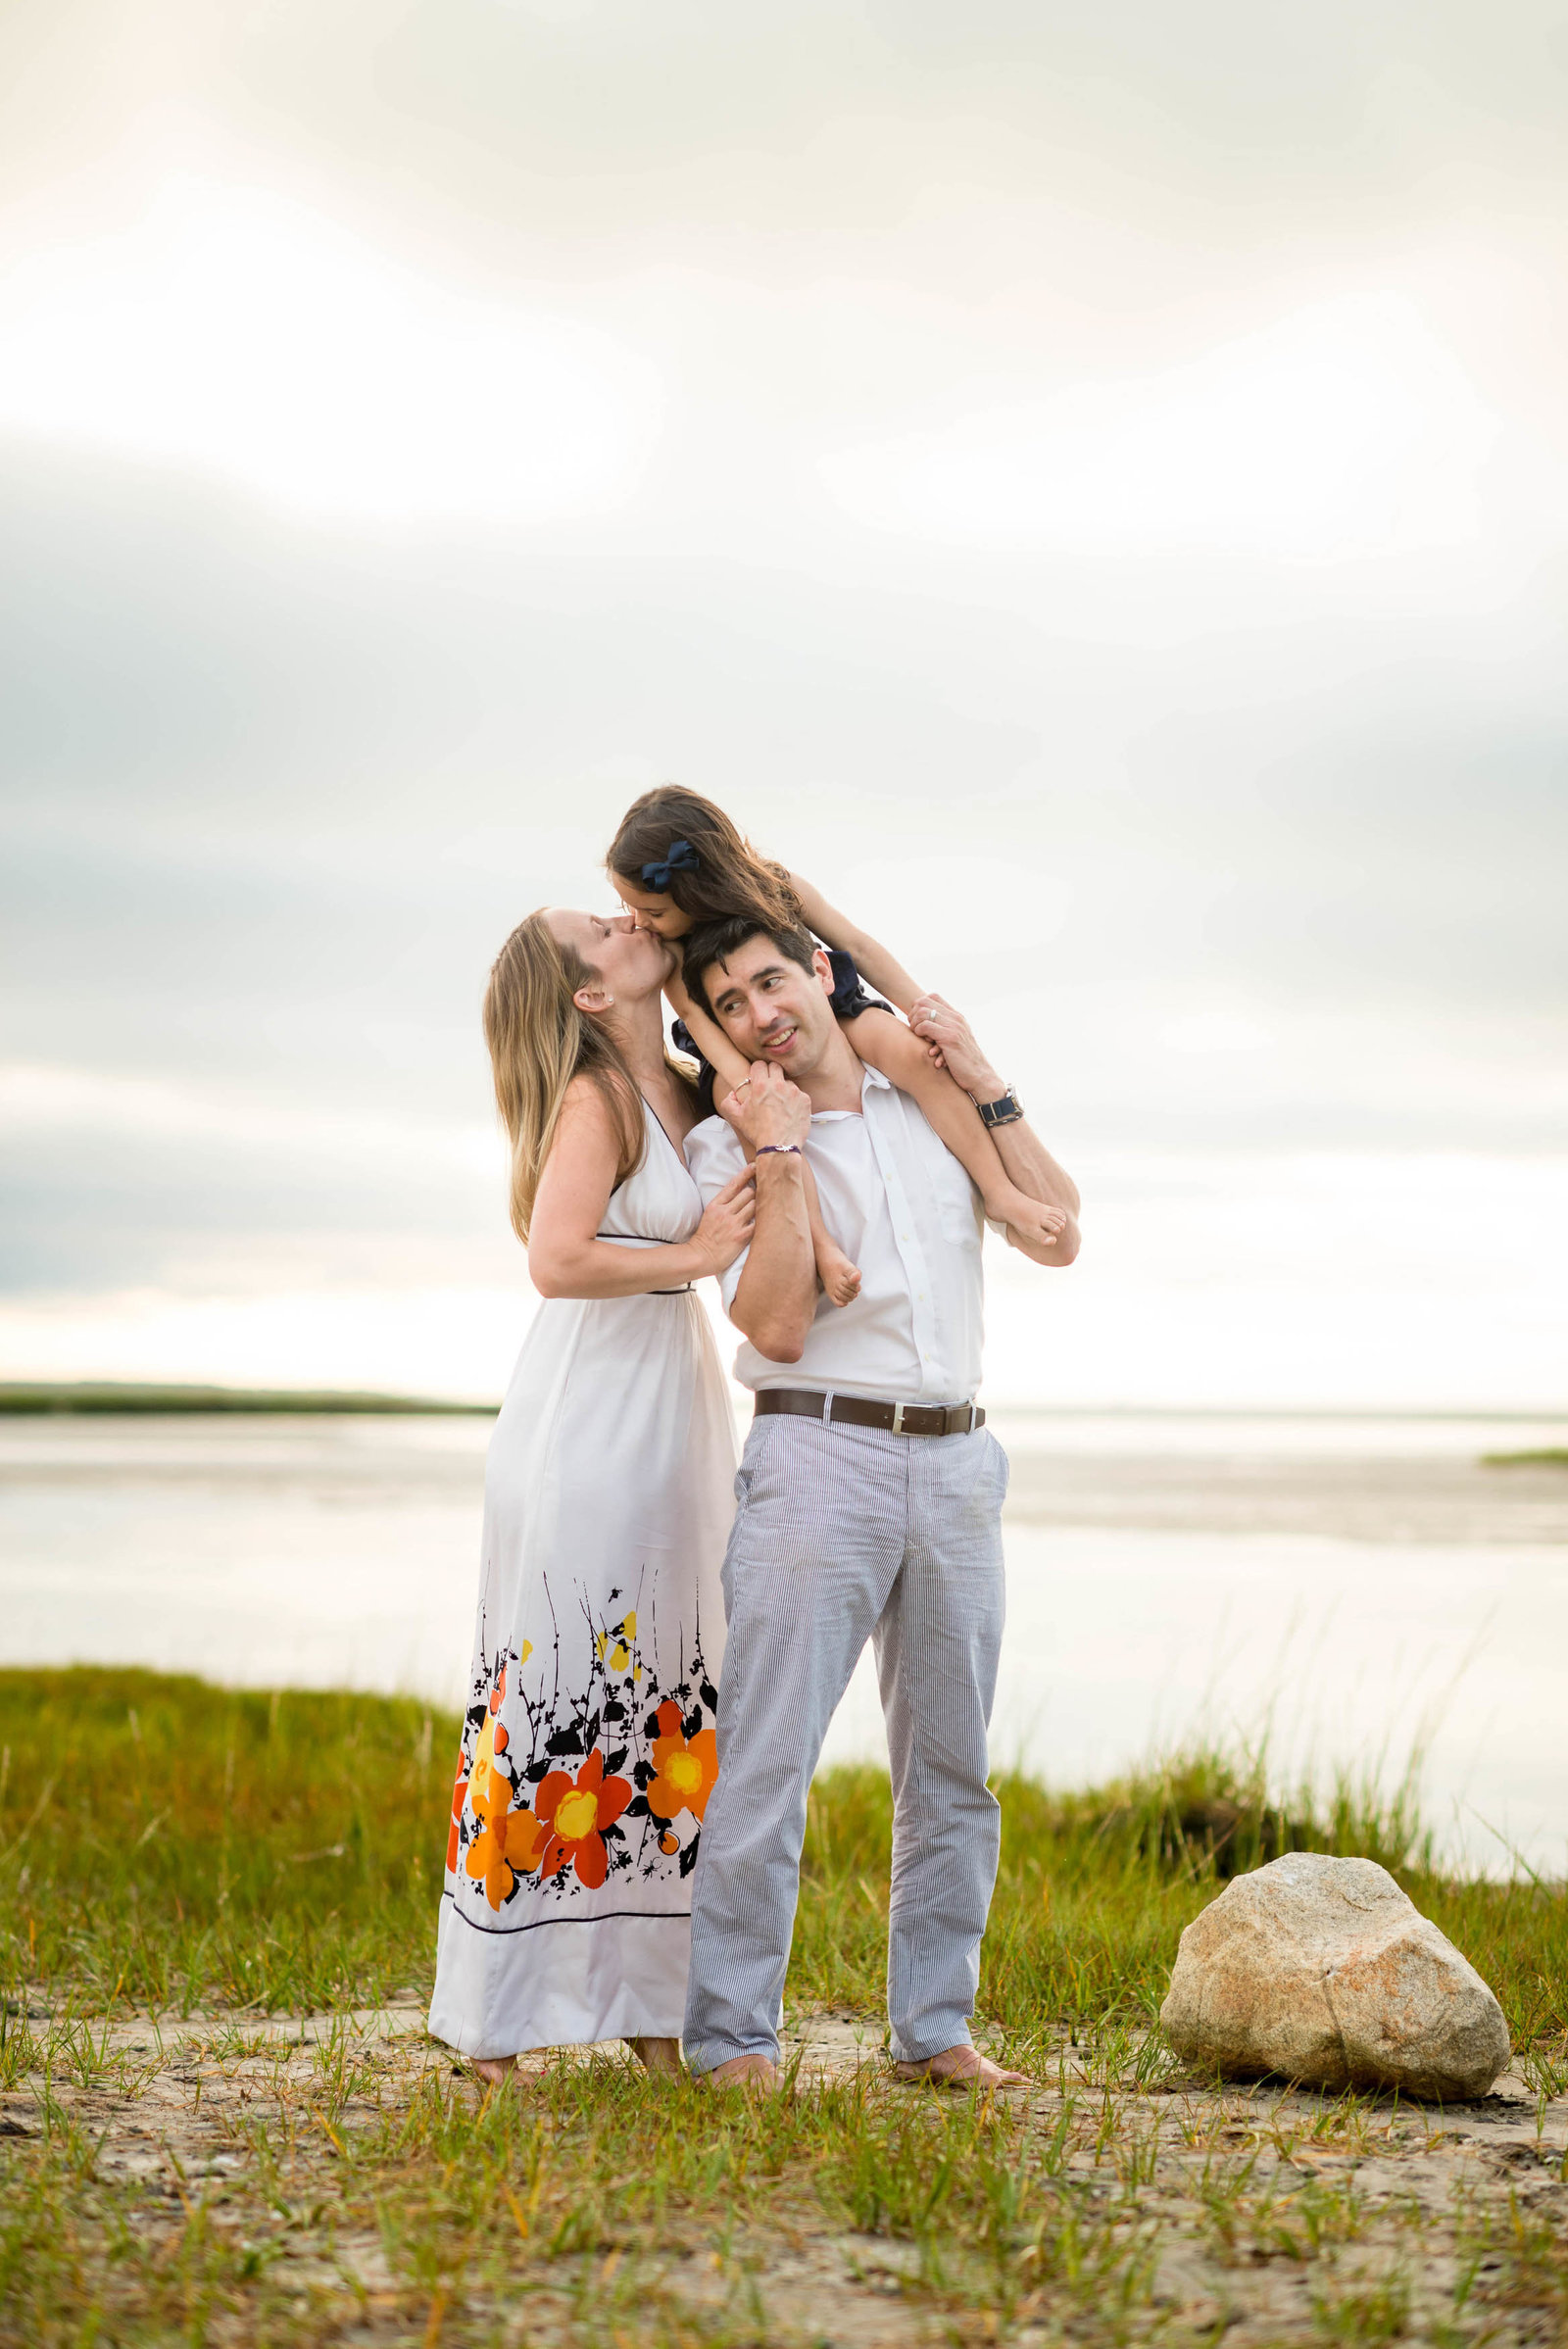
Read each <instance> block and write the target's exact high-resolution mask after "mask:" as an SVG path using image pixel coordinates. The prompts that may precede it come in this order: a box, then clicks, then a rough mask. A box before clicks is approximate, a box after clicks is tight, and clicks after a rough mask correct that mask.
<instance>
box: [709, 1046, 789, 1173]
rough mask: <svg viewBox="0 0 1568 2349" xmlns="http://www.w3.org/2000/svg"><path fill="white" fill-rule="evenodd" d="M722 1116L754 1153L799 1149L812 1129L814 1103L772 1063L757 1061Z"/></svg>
mask: <svg viewBox="0 0 1568 2349" xmlns="http://www.w3.org/2000/svg"><path fill="white" fill-rule="evenodd" d="M721 1115H722V1116H723V1117H724V1118H725V1120H726V1121H727V1122H728V1123H729V1124H730V1125H732V1126H733V1127H734V1129H735V1131H736V1133H737V1134H739V1136H740V1137H741V1140H742V1141H743V1142H748V1143H750V1144H751V1147H752V1149H753V1150H754V1151H756V1150H789V1149H791V1148H799V1146H800V1145H801V1144H802V1143H804V1142H805V1140H806V1137H807V1135H808V1134H809V1132H810V1130H811V1103H810V1100H809V1096H808V1095H806V1094H804V1093H803V1092H802V1091H801V1089H800V1087H799V1085H792V1084H791V1083H790V1081H789V1078H788V1077H787V1076H786V1075H785V1074H784V1071H783V1070H782V1069H781V1068H778V1067H775V1066H774V1064H773V1062H772V1061H771V1060H754V1061H753V1062H752V1073H751V1075H750V1076H749V1077H746V1078H744V1079H743V1080H742V1082H741V1083H740V1084H739V1085H737V1086H736V1088H735V1090H734V1092H733V1093H732V1094H730V1095H729V1096H728V1098H727V1099H726V1101H724V1104H723V1108H722V1111H721Z"/></svg>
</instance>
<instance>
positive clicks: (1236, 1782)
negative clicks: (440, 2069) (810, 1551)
mask: <svg viewBox="0 0 1568 2349" xmlns="http://www.w3.org/2000/svg"><path fill="white" fill-rule="evenodd" d="M457 1747H458V1722H457V1719H456V1716H448V1715H445V1714H443V1713H440V1712H437V1711H433V1710H432V1709H431V1708H430V1707H428V1706H426V1705H423V1704H421V1703H419V1702H417V1701H416V1700H415V1699H413V1698H406V1697H382V1696H370V1695H358V1694H353V1693H348V1692H341V1691H324V1692H323V1691H311V1690H296V1689H289V1690H284V1691H270V1692H269V1691H266V1690H254V1691H253V1690H236V1689H225V1688H215V1687H214V1686H212V1685H211V1684H210V1683H207V1682H204V1681H199V1680H195V1679H185V1678H176V1677H172V1676H168V1675H159V1674H153V1673H145V1672H117V1671H102V1670H96V1669H85V1668H83V1669H80V1670H73V1671H10V1672H0V1986H3V1988H4V1991H5V1993H6V1995H7V1998H8V2000H9V2001H10V2003H11V2004H12V2005H13V2006H17V2005H19V2004H20V2006H21V2007H22V2008H23V2009H24V2010H25V2007H26V2005H27V2003H28V2000H29V1999H33V2000H36V1999H38V1998H40V1997H42V1998H46V1999H47V2000H48V2002H49V2003H50V2004H51V2006H53V2005H54V2004H56V2003H57V2002H58V2001H59V2000H61V1999H69V2000H70V2001H72V2002H73V2004H74V2006H75V2007H76V2009H77V2010H78V2011H79V2012H82V2013H86V2012H89V2011H90V2012H93V2013H97V2014H104V2013H107V2012H110V2011H112V2010H113V2008H114V2007H115V2005H116V2002H117V2001H118V2002H120V2003H121V2004H123V2005H125V2006H130V2007H136V2008H144V2009H151V2010H153V2011H156V2012H159V2013H166V2012H167V2013H173V2014H179V2013H184V2014H189V2013H190V2012H192V2011H193V2010H194V2009H195V2008H197V2007H198V2006H203V2007H207V2008H211V2007H213V2006H215V2005H216V2006H229V2007H234V2008H237V2009H250V2010H253V2011H287V2012H292V2013H302V2014H308V2013H315V2012H318V2011H319V2010H321V2009H325V2008H331V2007H345V2008H354V2007H368V2006H374V2005H379V2004H382V2003H384V2002H386V2001H387V2000H389V1999H392V1998H395V1997H397V1996H399V1995H400V1994H402V1995H404V1996H410V1995H413V1996H420V1995H422V1994H423V1993H424V1992H425V1991H426V1990H427V1988H428V1986H429V1982H430V1975H431V1968H432V1964H433V1956H434V1925H435V1914H436V1902H437V1900H438V1897H439V1894H440V1887H441V1868H442V1858H443V1852H444V1848H445V1842H446V1830H447V1818H448V1799H449V1796H448V1789H449V1788H450V1786H451V1781H452V1772H453V1766H454V1760H455V1756H456V1753H457ZM997 1791H998V1794H999V1797H1000V1800H1001V1803H1002V1813H1003V1845H1002V1868H1001V1874H1000V1878H999V1882H998V1886H997V1897H996V1901H995V1903H994V1906H993V1909H992V1917H991V1927H990V1931H989V1933H988V1935H987V1939H986V1948H985V1959H984V1969H983V1974H982V1982H981V2009H982V2013H983V2014H984V2016H985V2017H986V2018H987V2019H988V2020H989V2021H991V2022H992V2023H993V2024H995V2025H997V2026H999V2027H1001V2028H1002V2029H1003V2030H1004V2031H1005V2032H1006V2034H1007V2036H1008V2040H1009V2043H1010V2044H1012V2045H1013V2046H1014V2047H1015V2048H1017V2049H1020V2050H1023V2051H1025V2052H1027V2049H1028V2047H1029V2044H1030V2043H1031V2041H1032V2040H1036V2039H1038V2040H1039V2041H1040V2042H1041V2043H1042V2044H1044V2043H1045V2041H1047V2040H1048V2039H1054V2038H1055V2037H1057V2036H1059V2034H1060V2032H1061V2031H1063V2030H1064V2029H1065V2030H1067V2031H1071V2032H1074V2033H1084V2032H1089V2033H1093V2034H1097V2035H1099V2036H1100V2037H1103V2036H1104V2034H1105V2033H1107V2032H1114V2031H1116V2030H1117V2029H1118V2028H1119V2029H1120V2031H1121V2032H1122V2034H1123V2041H1124V2044H1123V2045H1122V2046H1121V2047H1120V2048H1119V2049H1118V2050H1115V2051H1114V2052H1115V2054H1116V2061H1115V2064H1114V2066H1113V2069H1115V2070H1116V2071H1117V2074H1118V2076H1121V2075H1122V2074H1123V2073H1124V2071H1125V2066H1126V2064H1127V2063H1128V2062H1130V2061H1134V2060H1136V2059H1135V2054H1134V2050H1133V2047H1132V2042H1131V2041H1130V2040H1128V2039H1127V2037H1126V2034H1127V2032H1128V2030H1129V2029H1130V2028H1132V2027H1137V2026H1140V2025H1142V2024H1145V2023H1147V2021H1148V2020H1149V2019H1150V2018H1152V2015H1153V2014H1154V2012H1155V2011H1156V2009H1157V2007H1158V2005H1159V2002H1160V1999H1161V1998H1162V1996H1163V1994H1164V1989H1165V1984H1166V1981H1167V1979H1168V1974H1169V1968H1170V1962H1171V1957H1172V1954H1173V1952H1174V1949H1175V1945H1176V1941H1177V1938H1178V1936H1179V1934H1180V1933H1181V1930H1182V1928H1183V1927H1184V1926H1185V1925H1186V1924H1187V1923H1188V1922H1189V1921H1190V1920H1191V1919H1192V1918H1193V1917H1194V1916H1196V1915H1197V1913H1198V1911H1199V1910H1200V1909H1201V1908H1202V1907H1203V1906H1204V1905H1205V1903H1206V1902H1207V1901H1209V1900H1211V1899H1212V1898H1213V1896H1214V1892H1215V1889H1216V1886H1217V1884H1218V1883H1219V1882H1220V1881H1221V1878H1222V1876H1223V1875H1225V1874H1230V1873H1235V1872H1237V1871H1238V1870H1240V1869H1244V1868H1249V1867H1254V1866H1256V1865H1257V1864H1258V1862H1259V1860H1260V1859H1261V1858H1264V1857H1267V1856H1271V1855H1272V1853H1273V1852H1274V1851H1276V1850H1278V1849H1282V1848H1292V1847H1294V1848H1305V1849H1318V1850H1327V1851H1338V1852H1349V1853H1361V1854H1365V1855H1366V1856H1368V1857H1370V1858H1373V1859H1377V1860H1380V1861H1381V1862H1382V1863H1383V1864H1384V1865H1385V1866H1386V1867H1389V1868H1391V1869H1392V1870H1393V1871H1394V1872H1395V1874H1396V1875H1397V1877H1398V1878H1399V1880H1400V1882H1401V1883H1402V1884H1404V1885H1405V1886H1406V1888H1407V1889H1408V1890H1409V1891H1410V1893H1411V1894H1412V1896H1413V1897H1414V1898H1415V1900H1416V1901H1417V1903H1418V1905H1419V1906H1420V1907H1421V1908H1423V1909H1424V1910H1425V1911H1426V1912H1427V1914H1428V1915H1430V1916H1432V1917H1433V1918H1434V1919H1435V1920H1436V1922H1437V1923H1438V1924H1439V1925H1440V1926H1441V1927H1442V1928H1443V1930H1444V1931H1445V1932H1446V1933H1448V1934H1449V1936H1450V1937H1451V1938H1452V1939H1453V1940H1454V1941H1455V1942H1456V1943H1457V1944H1458V1946H1459V1947H1460V1948H1461V1949H1463V1950H1464V1951H1465V1952H1466V1954H1467V1955H1468V1956H1469V1957H1470V1959H1471V1960H1472V1962H1473V1963H1474V1964H1475V1965H1477V1966H1478V1967H1479V1968H1480V1970H1481V1972H1482V1973H1483V1974H1484V1975H1485V1976H1486V1978H1487V1980H1488V1981H1489V1982H1492V1983H1493V1985H1494V1987H1495V1990H1496V1992H1497V1995H1498V1997H1499V1998H1500V2000H1501V2001H1502V2005H1503V2009H1504V2012H1505V2013H1506V2015H1507V2017H1508V2021H1509V2026H1510V2028H1511V2030H1512V2031H1513V2033H1514V2037H1515V2043H1516V2044H1517V2045H1519V2046H1520V2047H1521V2048H1527V2049H1531V2050H1539V2051H1540V2052H1539V2055H1538V2057H1537V2062H1538V2065H1539V2067H1540V2068H1541V2071H1542V2085H1543V2087H1545V2085H1546V2082H1547V2080H1549V2079H1556V2078H1558V2077H1559V2076H1560V2075H1561V2072H1562V2070H1563V2067H1564V2065H1565V2063H1568V2057H1565V2056H1564V2052H1563V2051H1564V2049H1565V2047H1568V1901H1565V1896H1564V1888H1563V1886H1561V1885H1559V1884H1544V1883H1540V1882H1536V1881H1534V1880H1529V1881H1523V1882H1515V1881H1510V1882H1496V1881H1486V1880H1477V1881H1456V1880H1454V1879H1452V1878H1450V1877H1448V1876H1446V1874H1444V1872H1443V1871H1442V1870H1440V1869H1439V1868H1438V1867H1437V1866H1436V1865H1435V1864H1434V1861H1433V1858H1432V1852H1431V1847H1430V1843H1429V1841H1428V1839H1427V1838H1426V1837H1425V1836H1424V1835H1423V1833H1422V1831H1421V1827H1420V1822H1419V1818H1418V1815H1417V1811H1416V1808H1415V1805H1414V1802H1413V1800H1412V1797H1411V1793H1410V1790H1409V1788H1408V1787H1404V1788H1399V1789H1397V1790H1396V1792H1395V1793H1394V1795H1393V1796H1392V1797H1390V1798H1383V1797H1381V1796H1379V1794H1378V1793H1377V1792H1376V1790H1375V1789H1373V1788H1370V1787H1367V1786H1354V1785H1351V1784H1349V1783H1348V1782H1347V1783H1343V1784H1341V1785H1339V1786H1336V1787H1334V1788H1332V1789H1331V1790H1330V1792H1329V1794H1328V1796H1327V1797H1326V1798H1325V1799H1323V1800H1321V1801H1314V1800H1313V1799H1312V1798H1311V1797H1310V1796H1309V1795H1308V1794H1305V1793H1299V1794H1297V1795H1296V1796H1294V1797H1293V1798H1291V1799H1289V1800H1278V1799H1275V1798H1274V1797H1272V1796H1271V1795H1270V1793H1269V1790H1268V1787H1267V1783H1266V1778H1265V1775H1264V1771H1263V1766H1262V1764H1261V1762H1259V1761H1257V1760H1255V1759H1254V1760H1253V1761H1250V1762H1247V1761H1243V1762H1237V1761H1232V1760H1227V1759H1226V1758H1225V1757H1224V1756H1219V1755H1214V1754H1206V1755H1203V1754H1201V1755H1197V1756H1193V1757H1188V1758H1186V1759H1184V1760H1181V1761H1178V1762H1173V1763H1171V1764H1169V1765H1167V1766H1165V1767H1163V1768H1160V1769H1154V1770H1151V1771H1149V1772H1147V1773H1144V1774H1142V1775H1140V1776H1138V1777H1136V1778H1129V1779H1127V1780H1125V1781H1122V1782H1119V1783H1118V1784H1116V1785H1113V1786H1109V1787H1107V1788H1103V1789H1101V1790H1100V1791H1098V1792H1095V1793H1078V1794H1069V1795H1054V1794H1051V1793H1049V1792H1047V1791H1046V1790H1045V1789H1044V1788H1043V1787H1041V1786H1038V1785H1036V1784H1034V1783H1033V1782H1032V1781H1030V1780H1028V1779H1025V1778H1021V1777H1017V1776H1012V1777H1004V1778H1002V1779H1000V1780H999V1781H998V1784H997ZM891 1836H892V1803H891V1797H890V1794H889V1789H888V1782H887V1778H886V1775H885V1773H882V1772H878V1771H876V1770H871V1769H839V1770H834V1771H830V1772H828V1773H826V1774H824V1776H823V1777H822V1778H820V1779H819V1780H818V1782H817V1785H816V1786H815V1787H814V1788H813V1790H812V1794H811V1801H810V1809H809V1823H808V1829H807V1840H806V1850H805V1855H804V1861H803V1868H802V1882H801V1903H800V1912H799V1916H798V1919H797V1924H796V1933H795V1945H794V1951H793V1955H792V1960H791V1968H790V1982H789V1990H788V1996H789V1998H790V2000H791V2001H792V2002H793V2003H796V2004H799V2005H802V2006H808V2007H812V2008H828V2009H842V2010H844V2011H847V2012H853V2013H856V2014H859V2015H864V2016H866V2017H868V2018H874V2017H876V2015H877V2014H878V2011H879V2009H880V2007H881V2004H882V1997H883V1969H884V1966H885V1963H886V1935H887V1893H888V1865H889V1853H890V1848H891ZM1139 2044H1140V2046H1143V2045H1144V2042H1143V2041H1142V2040H1140V2042H1139ZM1143 2060H1144V2061H1145V2062H1146V2063H1147V2064H1157V2062H1158V2060H1159V2058H1158V2056H1157V2052H1155V2053H1146V2054H1145V2055H1144V2057H1143ZM1548 2092H1549V2091H1548Z"/></svg>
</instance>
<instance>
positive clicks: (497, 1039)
mask: <svg viewBox="0 0 1568 2349" xmlns="http://www.w3.org/2000/svg"><path fill="white" fill-rule="evenodd" d="M598 975H599V974H598V973H597V971H595V969H594V968H593V966H592V964H591V963H588V962H585V961H584V960H583V957H582V956H581V954H578V952H577V950H576V948H575V947H572V946H563V945H562V943H561V941H560V940H559V939H558V938H557V937H556V935H555V933H554V931H552V930H551V928H550V926H549V924H548V923H547V922H546V920H545V917H544V909H543V907H541V908H540V910H539V911H538V912H537V913H530V914H529V916H528V918H527V920H526V921H522V922H519V923H518V924H517V927H516V928H515V930H514V931H513V933H512V936H511V937H510V938H509V939H508V940H507V943H506V945H505V946H504V947H503V948H502V950H501V952H500V954H498V955H497V956H496V958H495V962H494V965H493V967H492V969H491V972H490V984H489V986H488V987H487V988H486V989H485V991H484V1040H485V1043H486V1044H487V1045H488V1046H489V1047H490V1066H491V1068H492V1070H493V1072H494V1075H495V1084H496V1106H497V1108H498V1109H499V1110H500V1111H501V1117H502V1122H503V1123H504V1125H505V1126H506V1129H507V1139H508V1141H509V1142H510V1143H511V1145H512V1181H511V1190H510V1199H509V1205H510V1207H511V1212H512V1228H513V1230H514V1231H515V1233H516V1235H517V1238H518V1239H519V1240H522V1241H526V1240H527V1237H528V1225H529V1222H530V1220H531V1218H532V1216H533V1202H534V1196H535V1194H536V1193H537V1191H538V1189H539V1177H540V1175H541V1173H542V1172H543V1171H544V1163H545V1160H546V1158H548V1157H549V1155H550V1146H551V1144H552V1143H553V1142H554V1141H555V1138H556V1128H557V1126H558V1125H559V1124H560V1122H561V1109H562V1104H563V1102H564V1101H565V1098H566V1088H567V1086H568V1085H569V1084H570V1083H571V1080H572V1078H573V1077H578V1076H585V1077H589V1078H591V1079H592V1081H593V1082H594V1084H596V1085H597V1086H598V1088H599V1090H600V1092H601V1093H602V1094H603V1095H604V1097H605V1101H606V1103H607V1104H608V1106H609V1109H610V1113H611V1116H612V1117H613V1120H614V1128H615V1139H616V1143H617V1147H618V1158H617V1163H616V1168H615V1180H616V1182H617V1183H623V1182H624V1181H625V1180H626V1177H627V1176H628V1175H629V1174H631V1173H632V1172H633V1171H634V1170H635V1168H636V1167H637V1166H638V1165H639V1164H640V1163H641V1159H642V1153H643V1149H644V1144H645V1140H646V1135H645V1130H644V1125H643V1118H642V1097H641V1095H640V1094H639V1092H638V1089H637V1080H636V1079H635V1077H634V1076H633V1075H632V1073H631V1070H630V1069H629V1068H628V1067H627V1065H626V1061H625V1058H624V1056H623V1054H622V1052H621V1050H620V1047H619V1046H618V1045H617V1044H616V1042H615V1040H614V1038H613V1036H612V1035H611V1034H610V1033H609V1032H608V1030H606V1029H605V1028H603V1027H601V1026H600V1024H599V1022H598V1021H597V1020H593V1019H590V1018H589V1017H588V1015H587V1013H586V1012H584V1011H580V1010H579V1009H578V1008H577V1005H576V1003H574V1002H573V1001H572V998H573V997H574V996H575V994H576V993H577V990H578V989H579V988H580V987H586V986H588V985H590V984H591V982H592V981H593V980H594V979H595V978H597V977H598Z"/></svg>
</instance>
